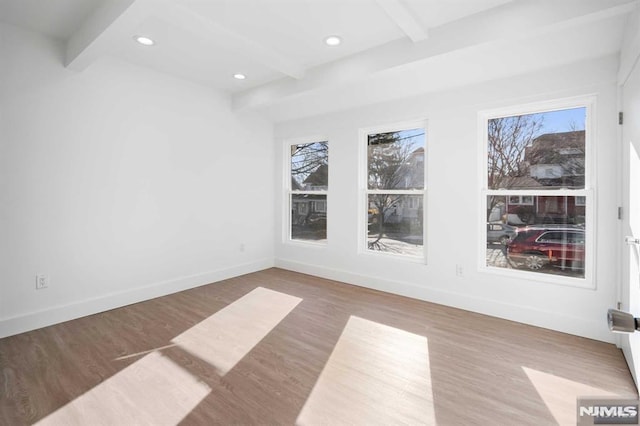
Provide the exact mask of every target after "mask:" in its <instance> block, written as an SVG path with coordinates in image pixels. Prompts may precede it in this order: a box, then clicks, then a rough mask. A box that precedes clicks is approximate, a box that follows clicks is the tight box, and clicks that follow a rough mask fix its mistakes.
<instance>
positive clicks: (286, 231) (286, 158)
mask: <svg viewBox="0 0 640 426" xmlns="http://www.w3.org/2000/svg"><path fill="white" fill-rule="evenodd" d="M313 143H326V144H327V149H329V146H330V144H329V139H328V138H327V137H326V136H324V135H315V136H305V137H300V138H291V139H285V140H284V141H283V145H282V151H283V166H284V167H283V207H285V209H284V212H283V215H282V242H283V243H285V244H292V245H302V246H306V247H317V248H323V247H326V246H327V245H328V243H329V181H330V178H329V177H327V189H326V190H294V189H293V188H292V187H291V180H292V176H291V147H292V146H294V145H307V144H313ZM330 171H331V167H329V173H330ZM293 195H324V196H325V211H324V213H325V216H326V217H327V229H326V233H327V238H326V241H313V240H299V239H294V238H292V235H291V228H292V217H291V210H292V208H293V203H292V200H293Z"/></svg>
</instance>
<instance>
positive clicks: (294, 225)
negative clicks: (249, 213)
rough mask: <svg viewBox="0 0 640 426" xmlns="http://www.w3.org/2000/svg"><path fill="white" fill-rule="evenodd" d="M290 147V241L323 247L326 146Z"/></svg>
mask: <svg viewBox="0 0 640 426" xmlns="http://www.w3.org/2000/svg"><path fill="white" fill-rule="evenodd" d="M289 147H290V155H289V179H288V183H289V191H288V192H289V194H288V195H289V212H290V213H289V239H291V240H296V241H307V242H317V243H326V241H327V190H328V188H329V144H328V143H327V142H326V141H321V142H311V143H302V144H293V145H289Z"/></svg>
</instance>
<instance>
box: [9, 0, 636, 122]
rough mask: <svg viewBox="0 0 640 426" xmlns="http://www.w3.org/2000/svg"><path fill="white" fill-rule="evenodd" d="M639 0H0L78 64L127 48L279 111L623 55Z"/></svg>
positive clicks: (236, 98) (244, 102) (241, 100)
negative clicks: (141, 41)
mask: <svg viewBox="0 0 640 426" xmlns="http://www.w3.org/2000/svg"><path fill="white" fill-rule="evenodd" d="M637 2H638V1H637V0H0V21H4V22H7V23H10V24H13V25H18V26H22V27H25V28H27V29H30V30H33V31H37V32H40V33H42V34H44V35H46V36H49V37H54V38H58V39H60V40H62V41H63V42H64V43H66V47H67V58H66V62H67V63H66V66H68V67H69V68H70V69H73V70H76V71H79V72H82V71H83V70H84V69H85V68H87V67H88V66H90V65H91V64H92V63H93V62H94V61H96V60H98V59H100V58H101V57H103V56H111V57H116V58H120V59H122V60H126V61H129V62H132V63H134V64H137V65H140V66H144V67H149V68H152V69H155V70H157V71H160V72H165V73H169V74H172V75H175V76H178V77H181V78H185V79H188V80H191V81H194V82H197V83H200V84H204V85H207V86H210V87H213V88H216V89H219V90H222V91H225V92H228V93H229V94H230V96H231V97H232V100H233V104H234V106H235V107H236V108H238V109H257V110H260V111H263V112H267V113H269V114H270V115H271V116H272V118H274V119H277V120H280V119H286V118H293V117H295V116H300V115H303V114H313V113H318V112H324V111H326V110H328V109H330V108H347V107H350V106H354V105H359V104H363V103H367V102H373V101H380V100H385V99H390V98H393V97H397V96H399V95H407V94H411V93H415V92H416V91H423V92H424V91H432V90H439V89H442V88H445V87H452V86H456V85H458V86H459V85H465V84H469V83H472V82H475V81H480V80H487V79H491V78H498V77H504V76H508V75H513V74H515V73H518V72H525V71H526V70H523V65H524V64H528V65H527V66H528V67H529V69H532V68H536V67H537V68H540V67H552V66H555V65H558V64H562V63H568V62H575V61H579V60H583V59H585V58H590V57H593V56H594V55H605V54H610V53H615V52H617V51H619V49H620V44H621V39H622V32H623V28H624V26H625V22H626V19H627V15H629V14H630V12H632V11H633V10H635V8H636V6H637ZM136 34H140V35H147V36H149V37H151V38H153V39H154V40H155V41H156V45H155V46H153V47H146V48H145V47H143V46H141V45H138V44H137V43H135V42H134V41H133V36H134V35H136ZM332 34H336V35H339V36H340V37H342V39H343V40H344V42H343V44H342V45H341V46H338V47H328V46H326V45H324V43H323V39H324V38H325V37H326V36H328V35H332ZM568 40H570V43H568ZM528 52H529V54H528ZM534 54H535V56H533V55H534ZM237 72H241V73H244V74H246V75H247V79H246V80H244V81H237V80H234V79H233V78H232V75H233V74H234V73H237ZM412 87H413V89H412Z"/></svg>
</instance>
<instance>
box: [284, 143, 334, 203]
mask: <svg viewBox="0 0 640 426" xmlns="http://www.w3.org/2000/svg"><path fill="white" fill-rule="evenodd" d="M328 152H329V146H328V143H327V142H314V143H308V144H304V145H292V146H291V189H292V190H293V191H322V190H325V191H326V190H327V187H328V181H329V165H328V164H329V163H328Z"/></svg>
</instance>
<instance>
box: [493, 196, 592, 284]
mask: <svg viewBox="0 0 640 426" xmlns="http://www.w3.org/2000/svg"><path fill="white" fill-rule="evenodd" d="M512 198H513V197H512V196H508V197H506V196H488V197H487V208H488V211H487V256H486V259H487V266H492V267H499V268H508V269H512V268H514V269H523V270H528V271H533V272H539V273H545V274H555V275H565V276H571V277H577V278H584V266H585V263H584V262H585V248H584V247H585V203H584V201H585V199H584V198H583V199H582V201H583V203H582V204H578V203H576V199H577V198H578V197H573V196H545V195H537V196H533V197H531V198H532V204H531V205H523V204H512V203H511V201H512ZM495 224H501V225H502V228H503V229H502V230H497V228H496V227H495V226H494V225H495Z"/></svg>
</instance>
